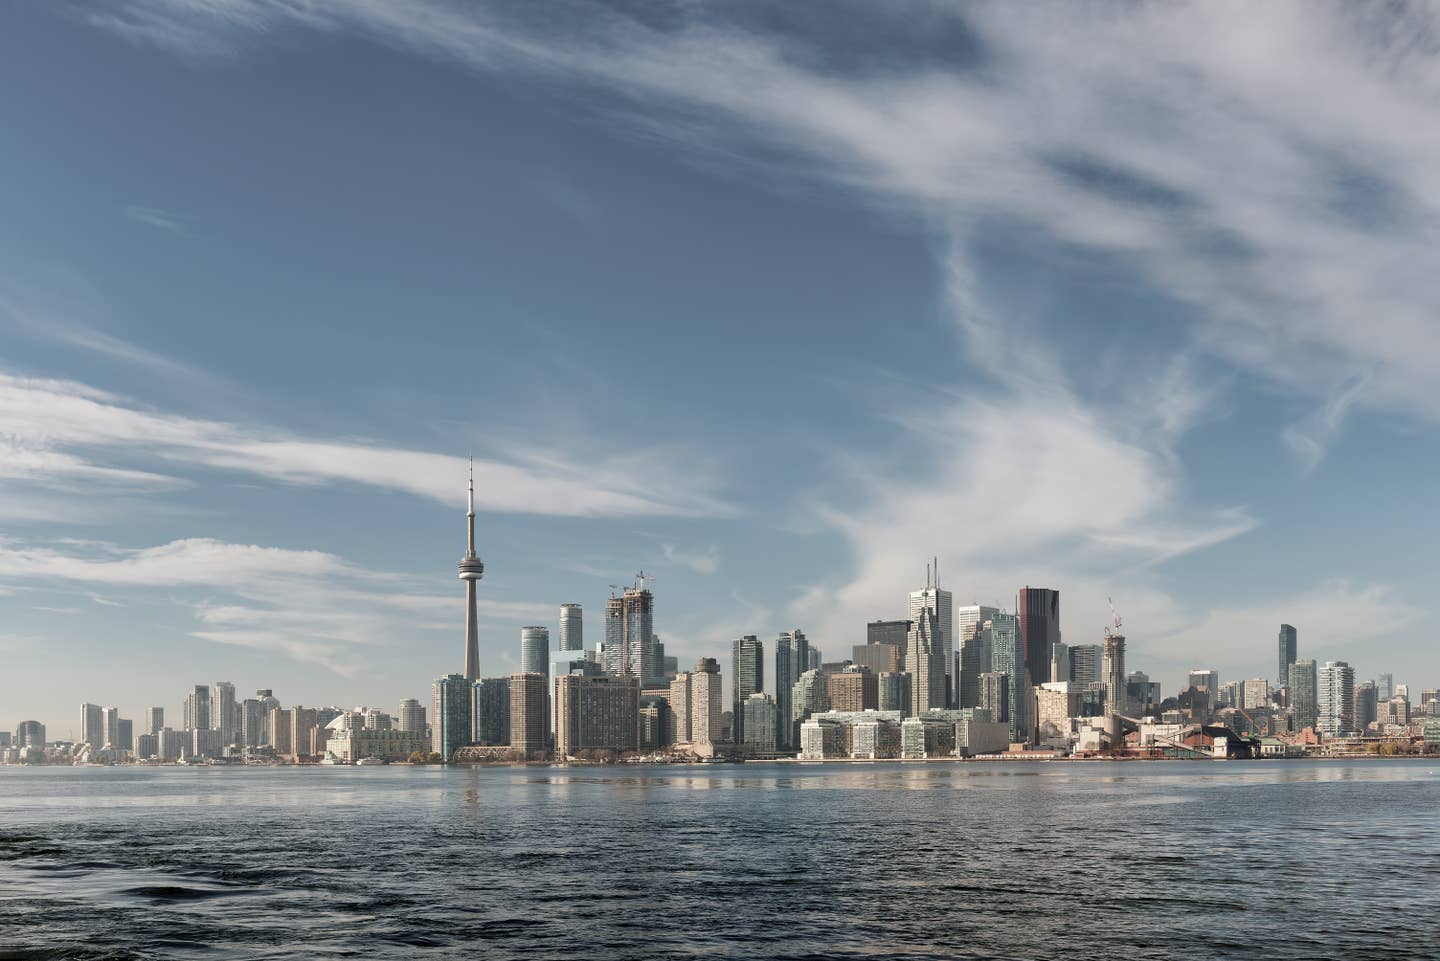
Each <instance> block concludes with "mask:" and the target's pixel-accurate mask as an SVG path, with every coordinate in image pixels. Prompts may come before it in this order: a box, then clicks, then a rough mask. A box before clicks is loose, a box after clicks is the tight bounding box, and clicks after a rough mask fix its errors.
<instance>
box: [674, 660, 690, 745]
mask: <svg viewBox="0 0 1440 961" xmlns="http://www.w3.org/2000/svg"><path fill="white" fill-rule="evenodd" d="M691 676H692V675H691V674H690V672H689V671H683V672H681V673H679V674H676V675H675V679H674V680H673V681H671V682H670V710H672V711H673V712H674V713H675V730H674V732H673V739H674V741H675V743H677V744H688V743H690V731H691V713H692V712H693V710H694V697H695V685H694V684H693V683H692V682H691V680H690V678H691Z"/></svg>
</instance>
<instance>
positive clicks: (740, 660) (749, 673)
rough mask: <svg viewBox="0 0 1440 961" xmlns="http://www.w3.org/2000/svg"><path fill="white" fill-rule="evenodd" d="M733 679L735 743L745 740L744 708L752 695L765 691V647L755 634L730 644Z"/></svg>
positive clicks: (731, 702)
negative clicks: (746, 700)
mask: <svg viewBox="0 0 1440 961" xmlns="http://www.w3.org/2000/svg"><path fill="white" fill-rule="evenodd" d="M730 656H731V661H730V663H731V667H732V673H731V677H732V678H734V689H733V690H732V691H731V693H730V710H731V713H732V714H733V717H734V720H733V723H734V734H735V743H737V744H738V743H740V742H742V741H743V740H744V739H745V715H744V713H743V711H742V707H743V705H744V703H745V699H746V698H748V697H749V696H750V695H751V694H754V693H756V692H758V691H763V690H764V689H765V645H764V644H762V643H761V642H760V639H759V638H757V637H756V636H755V635H754V634H746V635H745V636H743V637H737V638H736V639H735V640H734V641H731V642H730Z"/></svg>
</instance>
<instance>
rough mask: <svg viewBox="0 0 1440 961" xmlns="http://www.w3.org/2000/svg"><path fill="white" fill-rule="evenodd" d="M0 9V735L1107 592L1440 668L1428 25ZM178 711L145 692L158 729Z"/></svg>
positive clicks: (1176, 619) (849, 633)
mask: <svg viewBox="0 0 1440 961" xmlns="http://www.w3.org/2000/svg"><path fill="white" fill-rule="evenodd" d="M5 19H6V27H5V29H4V30H0V129H3V130H4V131H5V141H4V143H5V146H4V149H0V727H3V728H13V727H14V725H15V724H17V723H18V722H19V721H21V720H23V719H32V718H33V719H37V720H41V721H42V722H44V723H46V724H47V726H48V727H49V729H50V730H49V733H50V736H51V737H52V738H59V737H65V736H67V734H66V732H67V730H71V729H74V730H75V731H76V732H77V733H78V721H77V715H78V714H79V711H78V707H79V704H80V703H81V702H82V701H90V702H94V703H100V704H105V705H114V706H117V707H119V708H120V709H121V715H122V716H130V717H134V718H139V717H140V716H141V712H142V711H143V709H144V708H145V707H147V706H149V705H152V704H153V705H163V706H166V707H167V710H169V711H173V712H178V711H179V704H180V702H181V700H182V698H183V696H184V694H185V691H186V690H187V689H188V687H189V686H190V685H193V684H197V683H208V682H212V681H215V680H229V681H233V682H234V683H235V684H236V687H237V690H239V691H240V692H241V693H242V694H245V693H248V692H249V691H251V690H254V689H258V688H272V689H274V691H275V694H276V696H277V697H279V698H280V699H281V701H282V702H284V703H285V704H287V705H289V704H295V703H302V704H330V703H334V704H340V705H356V704H369V705H372V706H380V707H384V708H393V707H394V705H395V704H396V702H398V701H399V699H400V698H403V697H417V698H420V699H422V701H428V691H429V686H430V681H431V680H432V679H433V678H434V677H436V676H438V675H441V674H444V673H448V672H450V671H454V670H458V669H460V667H461V666H462V665H463V656H464V651H463V640H464V612H463V587H462V584H461V582H460V581H459V580H458V579H457V578H456V571H455V565H456V563H457V562H458V561H459V559H460V556H461V555H462V553H463V551H464V546H465V529H464V504H465V483H466V471H467V457H468V456H470V455H472V454H473V456H474V457H475V465H476V467H475V469H476V500H477V510H478V512H479V517H478V520H477V538H478V545H479V553H480V555H481V556H482V558H483V559H484V560H485V564H486V574H485V579H484V580H483V581H482V582H481V584H480V591H479V594H480V598H481V601H480V604H481V609H480V614H481V662H482V671H483V673H485V674H487V675H490V674H500V673H508V672H510V671H513V670H516V669H518V661H519V646H520V645H519V635H520V627H521V626H523V625H526V624H544V625H548V626H550V628H551V630H552V633H553V632H554V630H555V628H556V624H557V621H558V607H559V605H560V604H561V603H562V602H579V603H581V604H583V605H585V609H586V618H585V629H586V632H587V640H588V641H589V642H590V643H591V644H592V645H593V643H594V642H595V641H597V640H598V639H599V638H600V636H601V634H602V624H601V614H602V612H603V606H604V600H605V598H606V596H607V595H608V593H609V590H610V587H609V585H612V584H622V585H625V584H630V583H632V581H633V579H634V576H635V574H636V572H638V571H640V570H644V571H646V572H647V573H649V574H651V575H653V577H654V580H653V581H652V582H651V589H652V590H653V591H654V592H655V597H656V600H655V623H656V631H657V633H658V634H659V635H660V637H661V640H662V641H663V642H664V643H665V645H666V649H667V653H671V654H676V655H678V656H679V658H680V660H681V663H682V668H683V667H684V666H686V665H687V663H690V662H693V660H694V659H695V658H697V657H699V656H702V655H708V656H716V657H720V658H721V660H722V663H724V662H728V656H729V643H730V640H731V639H732V638H734V637H735V636H737V635H739V634H751V633H753V634H756V635H759V636H760V637H762V638H763V639H765V640H766V641H769V640H771V639H773V638H774V636H775V634H776V633H777V632H779V631H781V630H789V629H793V628H797V627H798V628H801V629H803V630H805V632H806V633H807V634H808V635H809V636H810V637H811V640H812V643H813V644H814V645H816V646H818V647H819V648H820V649H821V650H822V651H823V652H824V653H825V656H826V657H827V659H831V658H837V659H838V658H839V657H842V656H845V655H846V654H847V653H848V650H849V647H850V646H851V645H853V644H856V643H863V641H864V633H865V632H864V625H865V622H866V621H869V620H875V619H882V618H895V617H901V616H903V615H904V613H905V611H906V610H907V600H906V596H907V592H908V591H910V590H913V589H918V588H919V587H922V586H923V585H924V582H925V565H926V562H927V560H928V559H929V558H930V557H932V556H936V557H938V558H939V569H940V579H941V584H942V586H944V587H946V588H948V589H950V590H952V591H953V592H954V595H955V601H956V603H957V604H960V603H971V602H979V603H986V604H999V605H1001V606H1008V607H1013V604H1014V597H1015V593H1016V591H1017V589H1018V588H1020V587H1021V586H1024V585H1027V584H1028V585H1031V586H1046V587H1053V588H1057V589H1059V590H1060V592H1061V630H1062V634H1063V640H1064V641H1065V642H1066V643H1069V644H1082V643H1096V642H1098V641H1099V639H1100V637H1101V633H1102V629H1103V628H1104V627H1105V626H1106V625H1107V624H1108V623H1109V622H1110V618H1111V615H1110V609H1109V601H1108V600H1107V599H1112V598H1113V602H1114V604H1115V607H1116V609H1117V610H1118V611H1119V613H1120V616H1121V617H1122V618H1123V621H1124V631H1125V633H1126V635H1127V636H1128V638H1129V640H1128V651H1127V667H1128V668H1129V669H1131V670H1136V669H1138V670H1144V671H1146V672H1148V673H1149V674H1150V675H1151V676H1152V678H1155V679H1158V680H1160V681H1161V683H1162V685H1164V689H1165V693H1167V694H1173V693H1174V692H1175V690H1176V688H1177V687H1178V686H1179V685H1180V684H1181V683H1183V680H1184V674H1185V672H1186V671H1187V670H1189V669H1191V668H1198V667H1214V668H1217V669H1218V670H1219V671H1220V673H1221V677H1222V680H1229V679H1237V678H1242V677H1252V676H1263V677H1267V678H1273V677H1274V675H1275V672H1276V634H1277V631H1278V627H1279V624H1280V623H1281V622H1288V623H1291V624H1294V625H1295V626H1296V627H1297V628H1298V630H1299V647H1300V656H1301V657H1314V658H1316V659H1318V660H1322V661H1323V660H1325V659H1332V658H1343V659H1346V660H1349V661H1350V662H1351V663H1352V664H1353V665H1354V666H1355V667H1356V673H1357V676H1358V677H1359V678H1361V679H1364V678H1370V677H1373V676H1375V675H1376V674H1378V673H1380V672H1390V673H1393V674H1394V675H1395V677H1396V680H1397V681H1399V682H1401V683H1407V682H1408V683H1409V684H1410V685H1411V686H1412V690H1415V691H1418V690H1419V689H1420V688H1423V687H1433V686H1437V685H1440V654H1437V652H1436V645H1435V638H1434V637H1433V636H1432V635H1431V633H1430V627H1429V625H1431V624H1432V623H1434V621H1435V612H1436V607H1437V602H1436V601H1435V600H1434V596H1433V590H1432V589H1431V584H1432V582H1433V581H1434V579H1435V577H1436V575H1437V573H1440V571H1437V567H1436V560H1435V558H1436V553H1435V550H1434V545H1435V535H1436V531H1437V520H1440V511H1437V508H1436V506H1435V503H1434V500H1433V489H1434V483H1435V480H1434V479H1435V477H1436V474H1437V467H1440V455H1437V446H1436V441H1437V439H1440V436H1437V435H1440V431H1437V428H1440V319H1437V317H1436V305H1437V304H1440V270H1437V269H1436V259H1435V250H1436V243H1435V242H1436V239H1437V234H1440V49H1437V39H1436V38H1437V37H1440V23H1437V22H1436V19H1437V14H1436V12H1435V10H1434V8H1432V7H1426V6H1418V5H1417V6H1409V5H1403V4H1401V5H1393V4H1386V5H1380V4H1342V3H1324V2H1314V3H1310V2H1307V3H1284V2H1276V3H1267V4H1264V5H1259V6H1257V5H1253V4H1248V3H1238V2H1236V3H1226V2H1221V3H1209V4H1144V3H1141V4H1132V3H1113V4H1112V3H1066V4H1059V3H1036V4H1008V3H983V2H980V3H967V4H949V3H940V2H896V3H889V4H879V5H877V4H869V3H860V2H855V3H851V2H843V0H837V2H835V3H829V4H767V3H758V2H737V3H734V4H725V5H698V4H693V3H688V2H674V3H659V4H651V3H614V4H604V3H598V2H575V3H567V2H557V3H548V4H543V5H537V4H528V3H520V2H515V3H505V2H501V3H495V4H483V5H482V4H468V3H446V2H423V0H407V2H404V3H400V2H393V3H392V2H381V0H348V2H343V3H342V2H326V0H114V2H112V3H107V4H103V5H95V4H88V3H70V2H66V0H58V2H56V3H50V4H20V5H14V6H12V7H10V8H9V9H7V11H6V14H5ZM177 716H178V715H177Z"/></svg>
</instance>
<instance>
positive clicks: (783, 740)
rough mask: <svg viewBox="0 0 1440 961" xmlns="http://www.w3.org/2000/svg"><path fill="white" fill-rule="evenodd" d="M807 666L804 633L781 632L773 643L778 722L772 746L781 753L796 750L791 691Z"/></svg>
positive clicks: (808, 657)
mask: <svg viewBox="0 0 1440 961" xmlns="http://www.w3.org/2000/svg"><path fill="white" fill-rule="evenodd" d="M809 663H810V642H809V640H808V639H807V638H806V637H805V632H804V631H802V630H800V629H799V628H798V627H797V628H796V629H795V630H793V631H781V632H780V636H779V637H777V638H776V639H775V709H776V711H777V712H778V717H779V718H780V724H779V728H778V730H777V732H776V744H777V746H778V747H779V748H780V749H782V750H783V749H786V748H794V749H795V750H797V751H798V750H799V749H800V745H799V744H796V743H794V742H793V741H792V739H791V732H790V727H791V725H790V715H791V700H790V699H791V694H792V690H791V689H792V688H794V686H795V682H796V681H798V680H799V679H800V675H801V674H804V673H805V672H806V671H807V670H808V669H809V668H808V665H809Z"/></svg>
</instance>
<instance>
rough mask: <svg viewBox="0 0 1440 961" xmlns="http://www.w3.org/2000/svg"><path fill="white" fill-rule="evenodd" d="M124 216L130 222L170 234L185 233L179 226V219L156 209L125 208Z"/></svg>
mask: <svg viewBox="0 0 1440 961" xmlns="http://www.w3.org/2000/svg"><path fill="white" fill-rule="evenodd" d="M125 216H127V217H129V218H130V219H131V220H133V221H135V222H137V223H142V224H145V225H147V226H150V227H155V228H158V229H160V230H167V231H169V232H170V233H172V234H182V233H184V232H185V229H184V227H183V226H181V223H180V218H178V217H176V216H175V215H174V214H170V213H166V212H165V211H163V210H161V209H159V208H158V207H126V208H125Z"/></svg>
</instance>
